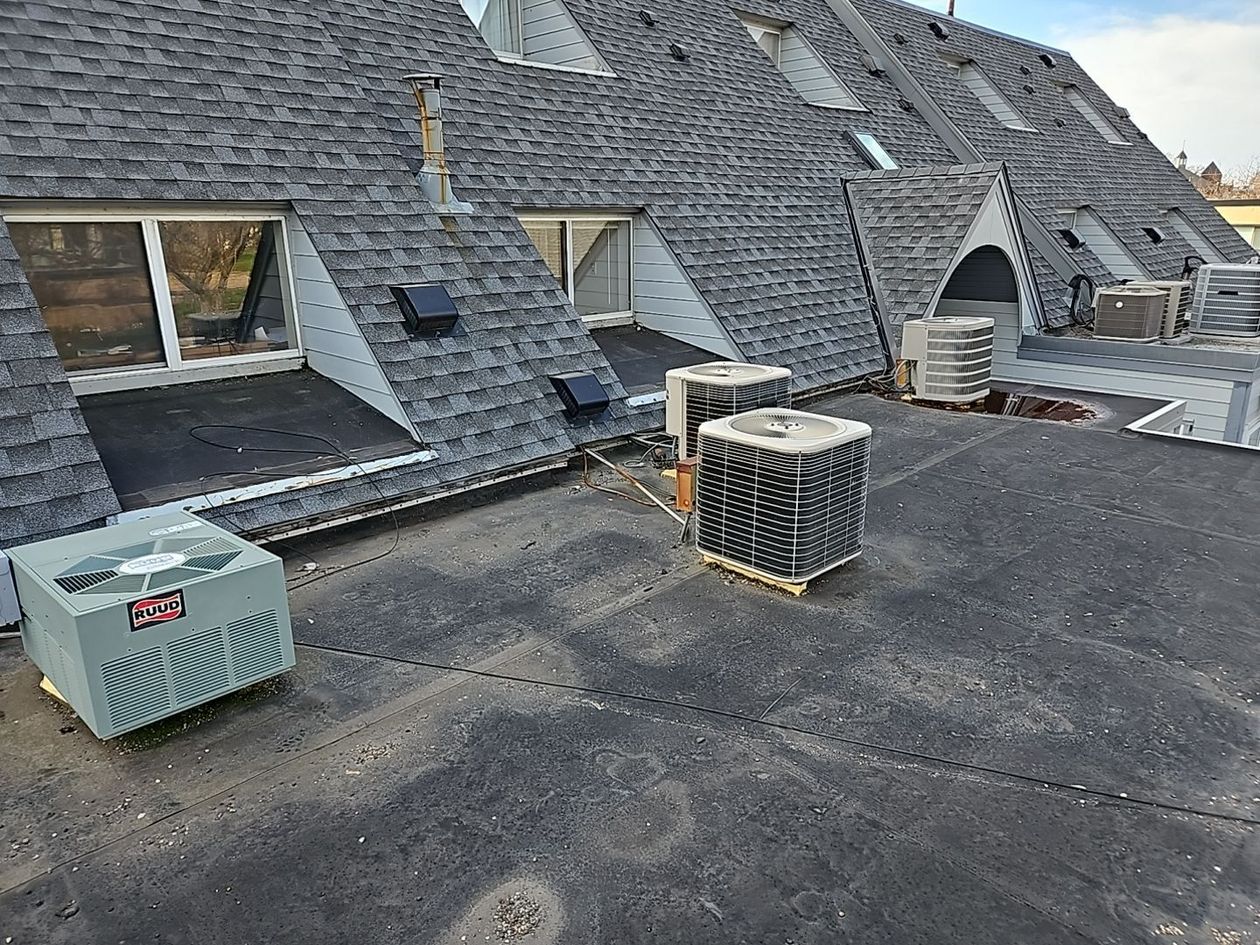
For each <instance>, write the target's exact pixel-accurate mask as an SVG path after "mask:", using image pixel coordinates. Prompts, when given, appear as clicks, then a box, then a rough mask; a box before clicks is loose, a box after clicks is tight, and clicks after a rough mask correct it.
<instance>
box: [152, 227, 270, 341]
mask: <svg viewBox="0 0 1260 945" xmlns="http://www.w3.org/2000/svg"><path fill="white" fill-rule="evenodd" d="M273 227H274V224H273V223H270V222H266V221H251V220H163V221H161V222H160V223H159V224H158V230H159V232H160V233H161V237H162V256H163V261H164V263H165V266H166V277H167V282H168V283H169V285H170V293H171V307H172V308H173V309H174V312H175V329H176V335H177V336H178V338H179V352H180V356H181V357H182V358H183V359H184V360H197V359H201V358H221V357H234V356H239V355H243V354H259V353H263V352H267V351H283V350H285V349H287V348H289V347H290V346H291V344H292V339H291V338H290V332H289V330H288V326H287V324H286V320H285V314H284V295H283V291H282V288H281V279H280V266H279V260H278V258H277V254H276V234H275V233H274V231H273Z"/></svg>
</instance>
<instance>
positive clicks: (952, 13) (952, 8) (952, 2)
mask: <svg viewBox="0 0 1260 945" xmlns="http://www.w3.org/2000/svg"><path fill="white" fill-rule="evenodd" d="M945 12H946V13H948V14H949V15H950V16H953V15H954V0H949V9H948V10H946V11H945Z"/></svg>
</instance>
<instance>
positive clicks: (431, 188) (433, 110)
mask: <svg viewBox="0 0 1260 945" xmlns="http://www.w3.org/2000/svg"><path fill="white" fill-rule="evenodd" d="M403 79H405V80H406V81H407V82H408V83H410V84H411V92H412V94H413V95H414V96H415V97H416V107H417V108H419V109H420V137H421V141H422V147H423V149H424V164H423V165H421V167H420V174H419V175H418V176H419V179H420V189H421V190H423V191H424V194H425V196H426V197H428V198H429V200H430V201H432V203H433V208H434V209H435V210H436V211H437V212H438V213H439V214H448V213H472V209H473V208H472V204H470V203H465V202H464V201H462V200H458V199H456V197H455V194H454V193H453V192H452V191H451V172H450V171H449V170H448V169H447V167H446V146H445V145H444V144H443V143H442V77H441V76H440V75H436V74H434V73H432V72H416V73H413V74H412V75H405V76H403Z"/></svg>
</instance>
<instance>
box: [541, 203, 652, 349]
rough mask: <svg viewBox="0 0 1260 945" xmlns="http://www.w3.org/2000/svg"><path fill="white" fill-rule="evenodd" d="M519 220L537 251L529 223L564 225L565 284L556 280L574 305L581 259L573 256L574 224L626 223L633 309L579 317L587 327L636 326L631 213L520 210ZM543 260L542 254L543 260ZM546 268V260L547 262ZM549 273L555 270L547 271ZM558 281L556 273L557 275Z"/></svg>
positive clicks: (628, 284) (632, 215)
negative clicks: (576, 274)
mask: <svg viewBox="0 0 1260 945" xmlns="http://www.w3.org/2000/svg"><path fill="white" fill-rule="evenodd" d="M516 219H517V221H518V222H519V223H520V224H521V232H522V233H524V234H525V238H526V239H527V240H529V245H530V246H532V247H534V250H535V252H537V251H538V247H537V246H536V245H535V243H534V241H533V239H532V238H531V237H530V235H529V233H528V232H526V231H525V226H524V225H525V224H526V223H562V224H563V225H564V260H565V277H566V278H565V282H566V283H567V287H566V285H565V284H564V283H562V282H560V281H559V280H557V281H556V288H557V289H559V290H560V291H561V292H562V293H564V295H565V296H566V297H567V298H568V300H569V304H570V305H575V302H574V297H575V293H576V291H577V279H576V278H575V272H576V268H577V260H576V259H575V258H574V256H573V224H574V223H625V224H626V225H627V226H628V227H629V233H630V241H629V247H628V249H629V252H628V253H627V257H628V259H627V263H626V265H627V269H628V270H629V271H628V273H627V275H628V277H629V278H628V280H627V287H628V288H629V293H628V296H629V302H630V307H629V308H627V309H623V310H621V311H617V312H600V313H598V314H595V315H578V318H580V319H581V320H582V322H583V323H584V324H587V325H591V326H598V325H609V324H610V323H611V324H622V323H626V324H629V323H632V322H633V321H634V244H635V238H634V223H635V217H634V214H630V213H574V212H569V213H565V212H562V211H561V212H549V211H545V210H541V211H520V212H518V213H517V215H516ZM539 258H541V254H540V257H539ZM543 265H544V266H546V261H545V260H544V261H543ZM547 271H548V273H550V272H551V269H550V268H548V269H547ZM553 278H554V274H553Z"/></svg>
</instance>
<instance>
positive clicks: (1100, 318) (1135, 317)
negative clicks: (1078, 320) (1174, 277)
mask: <svg viewBox="0 0 1260 945" xmlns="http://www.w3.org/2000/svg"><path fill="white" fill-rule="evenodd" d="M1167 303H1168V293H1167V292H1165V291H1163V290H1162V289H1157V288H1155V287H1154V286H1150V285H1133V284H1128V285H1116V286H1111V287H1110V288H1107V289H1099V290H1098V291H1097V292H1095V293H1094V337H1095V338H1097V339H1098V340H1100V341H1136V342H1139V343H1142V344H1145V343H1148V342H1152V341H1158V340H1159V338H1160V335H1161V333H1162V331H1163V327H1164V310H1165V307H1166V306H1167Z"/></svg>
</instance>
